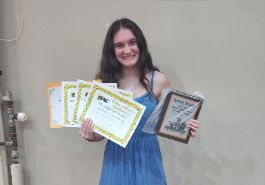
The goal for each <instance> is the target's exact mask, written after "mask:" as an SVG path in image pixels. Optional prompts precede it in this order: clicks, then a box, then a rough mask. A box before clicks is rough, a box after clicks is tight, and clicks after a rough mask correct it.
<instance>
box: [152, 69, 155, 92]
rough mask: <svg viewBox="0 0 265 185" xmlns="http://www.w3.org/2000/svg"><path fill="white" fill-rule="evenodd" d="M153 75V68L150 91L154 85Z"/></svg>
mask: <svg viewBox="0 0 265 185" xmlns="http://www.w3.org/2000/svg"><path fill="white" fill-rule="evenodd" d="M154 76H155V70H153V71H152V77H151V92H153V87H154Z"/></svg>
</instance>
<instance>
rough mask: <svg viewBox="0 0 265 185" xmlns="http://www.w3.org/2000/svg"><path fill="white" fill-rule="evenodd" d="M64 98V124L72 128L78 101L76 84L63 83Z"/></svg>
mask: <svg viewBox="0 0 265 185" xmlns="http://www.w3.org/2000/svg"><path fill="white" fill-rule="evenodd" d="M62 98H63V99H62V100H63V101H62V105H63V106H62V111H63V124H64V126H71V125H73V123H72V120H73V114H74V107H75V100H76V82H62ZM73 126H74V125H73Z"/></svg>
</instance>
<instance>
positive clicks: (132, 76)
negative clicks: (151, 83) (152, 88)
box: [120, 67, 140, 81]
mask: <svg viewBox="0 0 265 185" xmlns="http://www.w3.org/2000/svg"><path fill="white" fill-rule="evenodd" d="M139 76H140V72H139V68H138V67H133V68H132V67H130V68H123V69H122V73H121V76H120V80H122V81H130V80H133V81H135V80H137V81H139Z"/></svg>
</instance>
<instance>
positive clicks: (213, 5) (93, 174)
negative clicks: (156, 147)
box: [0, 0, 265, 185]
mask: <svg viewBox="0 0 265 185" xmlns="http://www.w3.org/2000/svg"><path fill="white" fill-rule="evenodd" d="M9 3H11V1H6V0H0V6H2V7H4V9H5V10H9V11H4V12H5V13H4V15H3V14H2V13H1V14H0V15H1V16H4V20H5V21H4V23H3V22H1V25H0V27H1V29H0V30H1V31H3V30H5V31H4V33H1V34H0V35H1V37H3V36H5V37H12V36H13V35H15V34H16V33H17V32H19V29H20V18H19V14H18V13H17V12H18V9H17V7H16V4H15V3H16V1H12V3H13V4H12V5H10V4H9ZM22 6H23V14H24V17H25V29H24V32H23V34H22V37H21V39H20V40H19V41H16V42H12V43H6V42H0V50H1V55H0V57H1V58H0V61H1V66H2V69H3V72H4V75H3V79H4V81H3V82H2V83H3V89H4V90H8V89H11V90H12V91H13V94H14V98H15V100H16V108H17V110H22V111H25V112H26V113H27V114H28V116H29V121H28V122H27V123H24V124H19V125H18V127H19V128H18V129H19V130H18V132H19V133H18V134H19V145H20V146H19V148H20V153H21V163H22V164H23V165H24V172H25V184H27V185H50V184H52V185H72V184H76V185H84V184H89V185H90V184H91V185H94V184H97V183H98V180H99V176H100V170H101V163H102V155H103V151H104V146H105V141H104V142H101V143H92V144H91V143H88V142H86V141H84V140H82V139H81V137H80V136H79V134H78V130H77V129H74V128H65V129H49V114H48V109H47V96H46V94H45V84H46V83H47V82H56V81H62V80H76V79H93V77H94V75H95V71H96V70H97V69H98V63H99V58H100V54H101V47H102V42H103V39H104V36H105V33H106V30H107V27H108V25H109V24H110V23H111V22H112V21H113V20H114V19H116V18H120V17H124V16H125V17H129V18H131V19H133V20H135V22H137V23H138V24H139V25H140V27H141V28H142V30H143V32H144V33H145V36H146V38H147V41H148V43H149V48H150V50H151V53H152V56H153V58H154V62H155V64H156V65H158V66H160V68H161V71H162V72H165V73H166V74H167V75H168V77H169V79H170V80H171V84H172V87H174V88H176V89H179V90H182V91H186V92H192V91H194V90H201V91H202V92H203V93H204V95H205V97H206V102H205V104H204V107H203V110H202V112H201V115H200V121H201V126H200V129H199V133H198V136H197V137H196V138H195V139H192V140H191V142H190V143H189V144H188V145H184V144H181V143H178V142H174V141H171V140H168V139H163V138H160V145H161V151H162V155H163V160H164V166H165V170H166V176H167V179H168V184H169V185H175V184H177V185H230V184H233V185H242V184H244V185H264V182H265V176H264V171H265V160H263V157H264V156H265V143H264V139H265V136H264V133H263V131H264V130H265V124H264V122H265V118H264V114H265V98H264V94H265V86H264V79H265V52H264V51H265V35H264V33H265V13H264V12H265V2H264V1H263V0H241V1H239V0H238V1H237V0H232V1H231V0H230V1H228V0H163V1H162V0H136V1H125V0H111V1H103V0H100V1H92V0H75V1H69V0H64V1H62V0H52V1H51V0H46V1H41V0H23V1H22ZM1 10H3V8H1ZM1 19H3V17H2V18H1ZM3 27H5V29H2V28H3Z"/></svg>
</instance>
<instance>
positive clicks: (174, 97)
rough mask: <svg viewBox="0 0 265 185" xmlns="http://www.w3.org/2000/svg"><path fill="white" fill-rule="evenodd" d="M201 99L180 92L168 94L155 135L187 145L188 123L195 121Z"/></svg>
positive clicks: (188, 135) (201, 102)
mask: <svg viewBox="0 0 265 185" xmlns="http://www.w3.org/2000/svg"><path fill="white" fill-rule="evenodd" d="M202 104H203V99H202V98H200V97H198V96H194V95H190V94H187V93H183V92H180V91H172V92H170V93H169V94H168V95H167V97H166V100H165V103H164V105H163V108H162V112H161V115H160V118H159V121H158V124H157V127H156V131H157V134H158V135H160V136H163V137H167V138H169V139H173V140H176V141H180V142H183V143H188V141H189V137H190V129H189V127H188V121H189V120H190V119H191V118H194V119H197V117H198V115H199V112H200V109H201V106H202Z"/></svg>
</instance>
